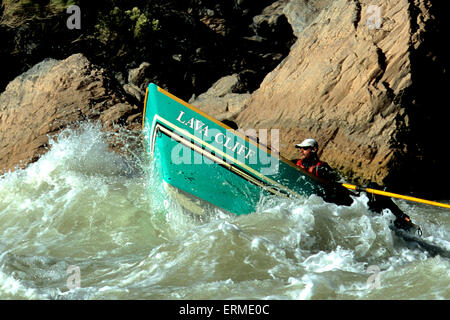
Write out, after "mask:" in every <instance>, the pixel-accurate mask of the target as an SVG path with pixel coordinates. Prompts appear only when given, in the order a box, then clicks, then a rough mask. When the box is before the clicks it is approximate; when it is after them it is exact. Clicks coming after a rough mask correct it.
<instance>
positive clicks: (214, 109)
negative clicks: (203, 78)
mask: <svg viewBox="0 0 450 320" xmlns="http://www.w3.org/2000/svg"><path fill="white" fill-rule="evenodd" d="M238 86H239V76H238V75H237V74H233V75H229V76H225V77H223V78H221V79H219V80H217V81H216V82H215V83H214V84H213V85H212V87H211V88H209V89H208V91H206V92H205V93H202V94H200V95H199V96H198V97H197V98H195V97H192V98H191V99H190V100H189V103H191V104H192V105H193V106H195V107H197V108H199V109H200V110H202V111H203V112H205V113H207V114H209V115H211V116H212V117H214V118H216V119H218V120H225V119H232V118H233V117H234V116H235V115H236V114H237V113H239V112H240V111H241V110H243V109H244V108H245V104H246V103H247V101H248V99H249V98H250V94H249V93H234V92H233V90H234V89H235V88H236V87H238Z"/></svg>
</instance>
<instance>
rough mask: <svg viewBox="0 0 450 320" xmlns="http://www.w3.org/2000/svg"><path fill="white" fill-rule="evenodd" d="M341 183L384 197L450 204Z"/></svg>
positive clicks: (440, 204) (449, 205) (443, 205)
mask: <svg viewBox="0 0 450 320" xmlns="http://www.w3.org/2000/svg"><path fill="white" fill-rule="evenodd" d="M342 185H343V186H344V187H346V188H347V189H351V190H356V191H365V192H369V193H374V194H378V195H380V196H386V197H391V198H399V199H404V200H409V201H415V202H420V203H425V204H429V205H432V206H437V207H442V208H448V209H450V204H445V203H439V202H435V201H430V200H425V199H420V198H415V197H410V196H404V195H401V194H397V193H392V192H386V191H381V190H376V189H371V188H362V187H359V186H354V185H352V184H347V183H343V184H342Z"/></svg>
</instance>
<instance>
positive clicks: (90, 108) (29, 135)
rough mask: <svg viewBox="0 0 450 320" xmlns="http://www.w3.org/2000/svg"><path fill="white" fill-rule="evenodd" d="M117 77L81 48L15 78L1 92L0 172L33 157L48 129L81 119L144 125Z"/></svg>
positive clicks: (44, 146) (42, 147)
mask: <svg viewBox="0 0 450 320" xmlns="http://www.w3.org/2000/svg"><path fill="white" fill-rule="evenodd" d="M113 83H114V82H113V81H111V79H110V78H109V77H108V76H107V75H106V73H105V72H104V70H102V69H99V68H97V67H95V66H93V65H92V64H91V63H90V62H89V61H88V60H87V59H86V58H85V57H84V56H83V55H81V54H75V55H72V56H70V57H69V58H67V59H65V60H62V61H57V60H52V59H49V60H45V61H43V62H41V63H39V64H37V65H36V66H34V67H33V68H31V69H30V70H29V71H27V72H25V73H24V74H22V75H20V76H18V77H17V78H16V79H14V80H13V81H11V82H10V83H9V85H8V86H7V88H6V90H5V91H4V92H3V93H2V94H1V95H0V172H5V171H7V170H13V169H14V168H15V167H16V166H17V165H20V166H26V165H27V164H28V163H30V162H32V161H35V160H36V159H38V157H39V156H40V155H42V154H43V153H45V152H46V151H47V143H48V138H49V135H54V134H58V132H60V131H61V129H63V128H65V127H67V126H69V125H73V124H76V123H77V122H79V121H83V120H88V119H89V120H99V121H101V122H102V123H103V124H104V126H105V128H107V129H110V130H111V129H113V125H114V124H115V123H119V124H123V125H126V126H127V127H129V128H130V129H138V128H140V117H139V116H140V108H138V107H137V106H134V105H130V104H129V103H127V102H126V99H125V96H124V94H122V93H121V92H122V91H121V90H120V89H119V87H115V86H114V85H113Z"/></svg>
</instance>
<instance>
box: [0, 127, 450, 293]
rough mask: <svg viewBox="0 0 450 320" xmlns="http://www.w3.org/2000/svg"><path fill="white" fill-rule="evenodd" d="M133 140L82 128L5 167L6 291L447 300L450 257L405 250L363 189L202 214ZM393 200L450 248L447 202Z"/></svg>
mask: <svg viewBox="0 0 450 320" xmlns="http://www.w3.org/2000/svg"><path fill="white" fill-rule="evenodd" d="M124 144H125V147H127V146H126V142H124ZM128 148H129V150H128V151H129V152H128V153H127V156H119V155H117V154H114V153H112V152H111V151H109V150H108V143H107V137H106V136H105V134H104V133H102V131H101V130H100V127H99V126H97V125H95V124H83V125H81V126H80V127H79V128H78V129H67V130H65V131H64V132H63V133H62V134H60V135H59V136H58V137H57V138H55V139H54V140H52V141H51V143H50V149H49V151H48V152H47V153H46V154H45V155H43V156H42V157H41V158H40V159H39V160H38V161H37V162H35V163H33V164H30V165H29V166H28V167H27V168H25V169H20V170H16V171H14V172H10V173H6V174H4V175H3V176H1V177H0V299H170V300H171V299H290V300H291V299H292V300H295V299H449V298H450V289H449V288H450V274H449V270H450V261H449V260H448V259H446V258H442V257H440V256H435V257H433V256H431V255H430V254H429V253H427V252H424V251H422V250H420V249H418V248H415V247H408V246H407V244H406V243H405V242H404V241H403V240H401V239H399V238H397V237H396V236H395V235H393V233H392V231H391V230H390V228H389V226H390V224H391V220H392V218H393V216H392V214H391V213H390V212H389V211H387V212H384V213H383V214H379V215H377V214H374V213H372V212H371V211H369V210H368V208H367V201H368V199H367V197H366V196H365V195H361V196H359V197H357V198H355V201H354V203H353V205H352V206H351V207H343V206H337V205H333V204H328V203H325V202H324V201H323V200H322V199H321V198H319V197H316V196H311V197H309V198H305V199H298V200H294V201H286V200H279V199H272V198H265V199H262V200H261V204H260V208H259V210H258V211H257V212H255V213H252V214H250V215H243V216H229V215H226V214H223V213H220V212H211V213H210V214H209V215H208V217H207V218H203V219H198V218H194V217H192V216H190V215H188V214H186V213H184V212H183V211H182V210H180V208H179V207H178V205H177V203H175V202H173V201H171V200H170V199H167V198H165V194H164V193H163V192H161V190H162V189H161V185H160V183H159V182H158V179H156V178H155V175H154V173H153V166H152V164H151V162H149V161H148V160H146V156H145V153H144V152H143V151H142V149H141V148H137V149H133V148H132V147H128ZM434 200H438V199H434ZM443 202H446V203H449V201H445V200H444V201H443ZM396 203H397V204H398V205H399V206H400V207H401V208H402V209H404V210H405V211H406V212H407V213H408V214H409V215H410V216H411V218H412V219H413V221H414V222H415V223H417V224H419V225H420V226H421V227H422V229H423V238H424V239H427V240H429V241H432V242H434V243H435V244H438V245H439V246H441V247H443V248H446V249H447V250H450V214H449V212H448V210H447V209H441V208H436V207H431V206H426V205H418V204H412V203H410V202H409V203H407V202H403V201H396Z"/></svg>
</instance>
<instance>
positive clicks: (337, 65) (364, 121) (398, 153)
mask: <svg viewBox="0 0 450 320" xmlns="http://www.w3.org/2000/svg"><path fill="white" fill-rule="evenodd" d="M440 9H441V8H439V7H438V5H436V4H435V3H433V4H432V3H431V1H426V0H420V1H406V0H400V1H397V0H395V1H389V0H387V1H383V2H380V3H377V5H373V2H372V1H349V0H337V1H332V2H330V4H329V6H325V7H324V8H323V9H322V10H321V11H320V13H319V14H318V15H317V17H316V18H314V19H313V20H312V21H310V23H309V24H308V25H307V26H306V27H305V28H304V29H303V30H301V31H300V32H297V36H298V40H297V42H296V43H295V45H294V46H293V47H292V49H291V52H290V54H289V55H288V57H287V58H285V59H284V61H283V62H282V63H281V64H280V65H278V67H277V68H276V69H275V70H274V71H272V72H271V73H269V74H268V75H267V76H266V77H265V79H264V81H263V82H262V84H261V86H260V88H259V89H258V90H257V91H255V92H254V93H253V94H252V96H251V98H250V99H249V101H248V102H247V104H246V108H245V110H243V111H242V112H241V113H240V114H239V115H238V116H237V117H236V119H235V121H236V122H237V123H238V125H239V127H241V128H267V129H270V128H277V129H280V151H281V153H282V154H284V155H286V156H287V157H289V158H295V157H296V156H297V153H296V150H295V148H294V143H298V142H299V141H300V140H303V139H304V138H307V137H315V138H316V139H317V140H318V141H319V144H320V146H321V157H322V159H324V160H326V161H327V162H329V164H330V165H331V166H333V167H334V168H336V169H338V170H340V171H341V172H342V173H343V174H344V176H346V177H347V178H350V179H358V180H357V181H358V182H360V183H363V182H365V181H367V180H372V181H377V182H378V183H381V184H386V185H388V186H389V187H390V188H391V190H392V188H393V189H395V190H399V191H404V192H405V191H412V190H414V191H416V192H421V193H423V194H425V193H428V191H431V189H433V190H434V192H436V191H439V190H440V191H441V192H440V193H439V195H440V196H443V197H445V194H446V193H447V195H446V196H447V198H448V192H447V191H444V190H443V189H442V185H440V182H439V181H440V178H441V177H442V178H444V176H445V178H448V177H449V170H448V168H447V164H446V161H445V159H444V157H443V155H442V154H439V151H437V150H438V149H439V146H440V145H441V142H438V141H439V140H440V138H442V137H443V136H447V137H448V133H447V130H446V129H445V121H443V120H442V117H444V118H447V119H448V114H449V112H448V110H445V109H443V108H441V106H440V104H439V99H443V98H445V95H446V94H445V84H446V83H448V76H447V74H446V73H445V70H446V65H447V62H445V61H443V59H445V55H444V52H448V50H447V51H443V50H444V49H443V45H439V43H438V42H437V41H436V40H437V39H438V37H439V35H440V36H443V35H444V31H443V29H442V24H441V20H440V18H439V12H440ZM427 72H428V74H427ZM447 109H448V108H447ZM426 168H433V171H434V170H436V171H437V172H439V173H440V178H438V177H437V176H436V175H434V174H432V175H430V174H429V172H428V171H427V170H426ZM442 191H443V192H442ZM436 195H437V194H436V193H435V194H434V196H436Z"/></svg>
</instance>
